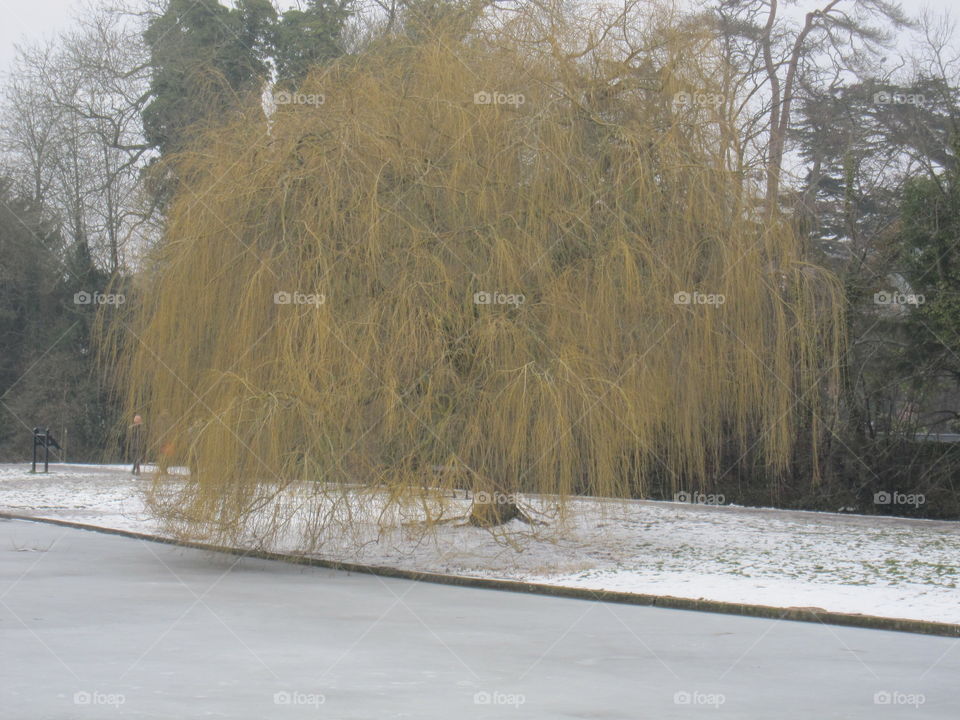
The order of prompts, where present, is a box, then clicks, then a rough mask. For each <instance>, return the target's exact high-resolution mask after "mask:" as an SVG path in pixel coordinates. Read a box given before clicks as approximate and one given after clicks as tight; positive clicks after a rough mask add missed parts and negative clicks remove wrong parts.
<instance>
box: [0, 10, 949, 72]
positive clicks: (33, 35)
mask: <svg viewBox="0 0 960 720" xmlns="http://www.w3.org/2000/svg"><path fill="white" fill-rule="evenodd" d="M95 2H96V0H2V7H3V19H2V21H0V70H2V71H4V72H5V71H6V70H7V68H8V67H9V65H10V62H11V60H12V59H13V46H14V43H22V42H24V41H26V42H28V43H35V42H40V41H42V40H43V39H44V37H52V36H54V35H55V34H56V33H58V32H59V31H61V30H65V29H68V28H69V27H70V20H71V17H73V16H74V15H75V14H76V12H77V9H78V8H80V7H82V6H83V5H87V4H90V3H95ZM823 2H824V0H799V2H798V7H797V9H795V10H793V11H792V12H791V14H793V12H797V13H801V14H802V13H803V12H806V11H808V10H810V9H813V8H815V7H817V6H818V5H822V4H823ZM275 4H279V5H280V6H281V7H290V6H292V5H295V4H296V0H280V2H279V3H277V2H275ZM901 5H902V7H903V8H904V9H905V10H906V11H907V12H908V13H909V14H911V15H914V14H918V13H919V12H920V10H921V9H922V8H923V7H924V6H930V7H931V8H933V9H934V10H945V9H951V10H952V12H953V14H954V15H955V16H958V17H960V2H958V0H922V1H921V0H904V1H903V2H901Z"/></svg>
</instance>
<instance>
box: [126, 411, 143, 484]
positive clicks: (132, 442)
mask: <svg viewBox="0 0 960 720" xmlns="http://www.w3.org/2000/svg"><path fill="white" fill-rule="evenodd" d="M127 434H128V436H129V437H128V444H127V450H128V452H129V453H130V460H131V462H133V470H132V472H133V474H134V475H139V474H140V463H142V462H143V454H144V443H145V438H144V437H143V418H142V417H140V416H139V415H134V416H133V424H132V425H131V426H130V427H129V428H127Z"/></svg>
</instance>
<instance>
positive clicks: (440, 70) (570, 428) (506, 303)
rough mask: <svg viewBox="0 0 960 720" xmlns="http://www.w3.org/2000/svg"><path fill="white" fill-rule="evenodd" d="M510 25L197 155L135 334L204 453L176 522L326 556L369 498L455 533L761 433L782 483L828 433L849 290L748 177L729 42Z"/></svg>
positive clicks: (214, 135)
mask: <svg viewBox="0 0 960 720" xmlns="http://www.w3.org/2000/svg"><path fill="white" fill-rule="evenodd" d="M485 20H486V22H478V23H476V24H475V26H474V29H473V30H469V31H466V32H463V31H462V29H461V31H460V32H457V33H440V32H437V33H434V34H433V35H432V36H431V37H428V38H419V39H418V40H417V41H416V42H413V41H411V40H409V38H407V39H406V40H404V39H402V38H396V37H394V38H391V39H388V40H383V41H381V42H378V43H375V44H373V45H372V46H371V47H370V48H368V49H367V50H365V51H364V52H362V53H360V54H359V55H355V56H352V57H349V58H342V59H341V60H339V61H338V62H336V63H335V64H333V65H331V66H328V67H326V68H324V69H322V70H317V71H316V72H315V73H313V74H312V75H311V76H310V77H309V78H308V79H307V80H306V81H305V83H304V85H303V86H302V87H301V88H300V92H299V93H298V94H294V95H292V96H291V98H289V99H290V102H287V103H285V104H282V105H278V106H277V108H276V109H275V111H274V112H273V113H272V114H270V115H269V116H268V117H266V118H265V116H264V113H263V110H262V109H261V107H260V105H259V102H251V104H250V107H249V108H248V109H247V111H246V112H244V113H241V114H240V115H238V116H236V117H233V118H229V119H226V120H225V121H224V122H223V123H221V124H220V125H218V126H217V127H216V128H214V129H212V130H211V132H209V133H208V134H207V135H206V136H205V137H204V138H203V141H202V142H201V143H198V144H197V145H196V146H195V147H194V148H193V150H192V151H190V152H187V153H184V154H183V155H182V156H180V157H178V158H177V159H176V166H177V167H176V169H177V177H178V178H180V183H181V184H180V187H179V190H178V192H177V195H176V199H175V201H174V202H173V203H172V206H171V208H170V213H169V217H168V224H167V230H166V236H165V238H164V240H163V242H162V243H161V244H160V245H159V246H158V248H157V249H156V251H155V252H154V254H153V256H152V257H151V258H150V261H149V263H148V264H147V265H146V269H145V271H144V273H143V276H142V277H141V288H140V293H139V297H140V301H139V302H138V303H137V304H136V305H137V307H136V308H135V312H134V315H133V316H132V317H131V318H130V319H129V320H128V321H127V322H126V323H125V324H124V325H122V328H123V329H122V333H121V334H120V335H118V336H115V337H113V338H112V342H111V343H110V347H111V348H112V349H113V351H114V352H115V353H116V360H117V362H118V373H119V374H118V378H119V379H120V381H121V384H122V386H123V387H124V388H126V401H127V404H128V406H129V409H130V411H131V412H133V411H136V412H139V413H140V414H142V415H144V416H145V417H146V418H147V420H148V422H147V426H148V428H149V431H150V432H149V435H150V444H151V445H152V446H153V447H155V448H163V449H164V450H163V454H164V457H165V459H166V462H168V463H170V464H176V465H186V466H188V467H189V468H190V470H191V472H190V475H189V478H188V479H182V480H179V481H177V482H170V481H169V480H164V479H163V478H160V479H158V481H157V482H158V483H159V485H158V488H159V487H161V486H162V488H163V490H162V492H161V491H159V490H158V491H157V492H155V493H154V494H153V496H152V497H153V502H154V509H155V510H156V511H157V513H158V514H159V515H160V516H161V517H163V518H165V519H168V520H171V521H175V522H177V523H179V524H180V526H181V527H183V528H186V529H188V530H189V531H190V532H193V533H201V532H202V533H207V534H210V533H213V534H220V535H231V534H236V533H239V532H241V530H242V529H244V528H247V529H249V528H250V527H251V525H256V526H257V527H258V528H259V529H260V531H262V532H263V533H264V534H267V535H269V534H271V533H278V532H281V531H282V529H283V528H286V527H288V524H289V523H290V522H291V519H292V518H293V517H294V516H296V517H297V518H298V520H297V523H298V525H297V533H298V534H302V537H303V538H304V540H303V542H304V544H305V545H306V544H312V543H315V542H317V540H318V538H322V536H323V532H324V530H326V529H327V528H329V527H330V526H331V524H332V523H335V522H338V521H340V520H346V521H347V522H349V521H350V520H351V519H354V518H357V517H359V516H360V515H362V514H363V509H364V507H365V504H368V505H367V506H368V507H369V508H373V509H374V510H375V511H374V512H373V515H372V517H373V519H374V520H379V521H381V522H386V521H387V518H392V519H395V518H396V517H397V516H396V514H394V513H395V511H405V509H406V510H410V509H413V510H416V511H417V512H419V513H420V517H421V519H422V520H423V521H424V523H423V524H424V526H425V527H426V526H429V525H430V524H431V522H433V521H436V520H437V519H439V518H443V517H446V516H445V515H444V513H445V512H446V510H445V507H446V506H445V503H444V498H445V497H447V496H448V494H449V491H451V490H453V489H468V490H472V491H473V492H474V502H473V505H472V509H471V510H470V513H469V519H471V520H472V522H475V523H478V524H483V525H489V524H496V523H500V522H503V521H506V520H509V519H511V518H513V517H515V516H516V515H517V514H518V513H521V512H522V509H520V508H518V505H517V503H516V502H515V500H514V498H516V497H518V496H520V497H528V496H529V494H533V493H535V494H538V495H540V496H544V495H546V496H551V497H556V498H559V499H561V500H562V499H563V498H567V497H570V496H572V495H577V494H590V495H600V496H614V497H615V496H634V497H636V496H643V495H644V493H645V492H646V491H647V489H648V487H649V482H650V478H651V477H653V476H654V475H661V476H662V475H664V474H666V475H667V476H668V477H669V478H670V480H671V482H672V483H673V484H674V487H675V488H678V489H679V488H688V489H689V488H696V487H703V486H705V484H706V483H709V481H710V478H711V477H712V476H714V475H715V474H716V473H717V472H719V471H720V470H721V469H723V468H722V464H723V462H724V458H729V456H730V454H731V452H733V455H734V456H736V455H740V456H741V457H742V458H751V461H752V462H755V463H759V464H760V465H761V466H762V467H763V468H764V469H765V472H766V473H767V474H768V477H769V478H770V482H771V483H776V482H778V481H779V479H780V478H782V477H783V476H784V474H785V473H786V472H787V471H788V470H789V466H790V464H791V462H792V459H794V458H795V457H796V454H797V453H798V452H804V453H811V454H812V455H814V456H815V455H816V453H817V452H818V451H817V448H816V439H817V438H818V437H819V436H820V435H821V434H822V432H823V428H822V427H821V426H820V425H819V422H820V421H819V418H821V417H829V415H830V412H831V408H830V406H829V405H830V403H831V402H832V400H831V398H834V397H835V395H836V394H835V392H834V391H833V388H834V386H835V383H836V377H835V375H836V371H835V368H836V367H837V366H838V363H837V356H838V352H839V351H840V347H839V346H840V337H841V333H840V327H839V325H840V320H839V309H840V303H841V297H840V289H839V287H838V285H837V282H836V280H835V279H834V278H833V277H831V276H830V275H829V274H828V273H826V272H824V271H822V270H820V269H818V268H815V267H812V266H811V265H809V264H807V263H806V262H804V258H803V254H802V247H801V242H800V240H799V238H798V237H797V235H796V234H795V232H794V231H793V230H792V228H791V227H790V225H789V223H787V222H784V221H782V220H776V219H775V220H772V221H771V220H764V222H762V223H761V222H760V220H759V219H758V218H759V215H758V213H757V207H758V204H757V202H756V199H757V193H755V192H753V189H752V188H751V187H749V186H748V185H747V183H746V182H745V180H744V178H743V177H741V176H738V175H737V174H735V173H733V172H731V171H730V169H729V167H728V161H727V158H728V157H729V154H730V151H731V148H732V147H734V146H735V145H736V143H737V142H739V140H738V136H737V132H736V116H735V114H734V112H733V110H731V108H732V107H734V106H735V100H736V99H735V98H724V97H722V92H721V90H722V86H723V78H724V77H725V76H726V73H727V71H728V69H725V68H723V67H722V66H720V64H719V62H717V61H714V60H712V59H711V58H714V57H718V56H719V53H713V51H712V47H713V43H712V39H711V38H710V37H709V33H707V32H700V31H698V32H692V31H690V30H689V29H683V28H677V27H676V26H674V25H672V24H671V23H669V22H667V21H665V20H664V19H663V18H660V19H659V20H656V19H653V20H651V25H650V29H649V31H647V32H646V34H644V33H638V34H637V35H635V36H634V37H633V38H632V39H631V42H630V43H627V42H626V41H624V39H623V37H624V36H623V35H621V36H620V37H619V39H618V40H616V41H614V40H611V39H610V37H612V35H614V34H615V33H607V34H603V33H600V32H598V27H597V24H596V22H592V21H590V20H586V21H576V22H574V21H566V22H562V23H561V22H557V21H556V18H555V17H553V18H552V19H551V18H547V19H545V17H544V15H543V14H542V13H540V14H538V13H533V12H528V13H526V14H524V13H521V14H520V15H518V16H517V17H515V18H513V19H511V20H510V21H509V22H506V23H503V22H501V23H499V24H497V23H494V22H491V21H490V18H486V19H485ZM481 26H482V27H484V30H483V31H479V30H477V29H476V28H478V27H481ZM609 27H610V26H609V25H608V26H607V29H608V30H609ZM598 38H599V39H598ZM151 419H153V422H150V420H151ZM801 437H803V438H806V440H804V441H803V442H802V443H801V442H799V440H798V438H801ZM731 448H732V449H733V450H731ZM813 466H814V467H815V466H816V463H815V462H814V463H813ZM391 521H392V520H391Z"/></svg>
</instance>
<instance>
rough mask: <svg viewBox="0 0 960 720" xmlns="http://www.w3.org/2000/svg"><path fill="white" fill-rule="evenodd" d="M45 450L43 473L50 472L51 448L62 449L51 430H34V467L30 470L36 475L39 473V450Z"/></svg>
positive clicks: (36, 428)
mask: <svg viewBox="0 0 960 720" xmlns="http://www.w3.org/2000/svg"><path fill="white" fill-rule="evenodd" d="M41 447H42V448H43V471H44V472H49V471H50V448H51V447H53V448H56V449H57V450H59V449H60V445H59V444H58V443H57V441H56V440H55V439H54V437H53V435H51V434H50V428H38V427H35V428H34V429H33V465H32V466H31V468H30V472H33V473H35V472H36V471H37V448H41Z"/></svg>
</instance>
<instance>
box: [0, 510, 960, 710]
mask: <svg viewBox="0 0 960 720" xmlns="http://www.w3.org/2000/svg"><path fill="white" fill-rule="evenodd" d="M958 642H960V641H958V640H956V639H950V638H942V637H926V636H919V635H909V634H902V633H893V632H883V631H875V630H860V629H854V628H843V627H828V626H824V625H813V624H808V623H794V622H787V621H774V620H765V619H755V618H746V617H736V616H724V615H713V614H701V613H693V612H685V611H679V610H665V609H656V608H647V607H633V606H625V605H613V604H607V603H596V602H585V601H579V600H568V599H560V598H550V597H543V596H533V595H530V596H527V595H522V594H516V593H506V592H496V591H489V590H479V589H468V588H458V587H451V586H441V585H430V584H425V583H416V582H411V581H408V580H397V579H386V578H378V577H375V576H370V575H350V574H347V573H344V572H339V571H332V570H324V569H320V568H308V567H297V566H293V565H289V564H285V563H280V562H272V561H266V560H257V559H249V558H238V557H235V556H230V555H225V554H217V553H211V552H205V551H199V550H191V549H184V548H178V547H174V546H169V545H162V544H156V543H150V542H145V541H140V540H134V539H130V538H123V537H117V536H111V535H105V534H100V533H94V532H86V531H82V530H76V529H70V528H63V527H56V526H51V525H44V524H40V523H31V522H26V521H14V520H0V708H2V711H0V716H2V717H3V718H4V719H5V720H6V719H10V720H41V719H44V718H70V719H74V718H113V717H116V718H164V719H168V718H234V719H236V718H257V719H258V720H259V719H262V718H270V719H271V720H272V719H273V718H278V719H282V718H338V719H344V720H346V719H352V718H356V719H360V718H370V719H371V720H373V719H377V720H380V719H382V718H417V719H420V718H444V719H445V720H448V719H450V718H513V717H516V718H537V719H540V718H543V719H544V720H546V719H555V718H604V719H610V720H612V719H614V718H624V719H627V718H629V719H631V720H634V719H640V718H643V719H646V718H649V719H650V720H662V719H666V718H690V717H694V718H696V717H711V718H750V719H751V720H761V719H762V720H766V719H767V718H770V717H777V718H778V720H782V719H784V718H797V720H809V719H810V718H838V719H839V718H843V719H845V720H848V719H850V718H870V719H871V720H873V719H874V718H904V717H910V718H914V717H915V718H950V719H951V720H953V719H955V718H957V717H960V696H958V693H957V687H956V678H957V677H958V675H960V648H958V647H957V645H958Z"/></svg>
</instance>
